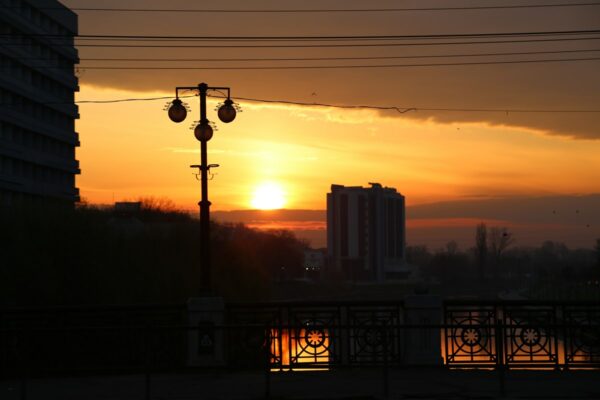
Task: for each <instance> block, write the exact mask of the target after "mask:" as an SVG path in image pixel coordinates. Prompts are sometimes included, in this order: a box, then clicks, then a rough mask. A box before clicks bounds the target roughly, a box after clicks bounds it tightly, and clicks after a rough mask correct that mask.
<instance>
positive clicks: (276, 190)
mask: <svg viewBox="0 0 600 400" xmlns="http://www.w3.org/2000/svg"><path fill="white" fill-rule="evenodd" d="M284 204H285V197H284V195H283V189H282V188H281V186H280V185H278V184H276V183H272V182H269V183H262V184H260V185H259V186H258V187H257V188H256V189H255V190H254V197H253V198H252V207H253V208H256V209H259V210H276V209H280V208H283V206H284Z"/></svg>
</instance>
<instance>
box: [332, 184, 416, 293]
mask: <svg viewBox="0 0 600 400" xmlns="http://www.w3.org/2000/svg"><path fill="white" fill-rule="evenodd" d="M370 185H371V187H369V188H363V187H360V186H341V185H331V193H328V194H327V254H328V258H329V268H331V269H333V270H334V271H338V272H339V273H342V274H343V275H344V277H345V278H346V279H349V280H355V281H377V282H383V281H385V280H390V279H403V278H405V277H406V276H405V275H406V268H404V259H405V247H406V234H405V232H406V229H405V221H406V216H405V204H404V196H402V195H401V194H400V193H398V192H397V191H396V189H393V188H387V187H385V188H384V187H382V186H381V185H380V184H378V183H371V184H370Z"/></svg>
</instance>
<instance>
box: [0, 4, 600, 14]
mask: <svg viewBox="0 0 600 400" xmlns="http://www.w3.org/2000/svg"><path fill="white" fill-rule="evenodd" d="M599 5H600V3H598V2H593V3H556V4H519V5H493V6H462V7H460V6H459V7H419V8H327V9H259V10H252V9H196V8H108V7H72V8H68V9H67V8H63V7H36V8H37V9H40V10H60V11H69V10H72V11H78V12H80V11H84V12H124V13H132V12H139V13H204V14H209V13H219V14H299V13H357V12H358V13H365V12H371V13H377V12H386V13H388V12H417V11H421V12H422V11H470V10H480V11H485V10H510V9H531V8H565V7H591V6H599ZM0 8H4V9H21V8H23V7H18V6H16V7H11V6H6V7H0Z"/></svg>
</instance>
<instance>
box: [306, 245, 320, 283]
mask: <svg viewBox="0 0 600 400" xmlns="http://www.w3.org/2000/svg"><path fill="white" fill-rule="evenodd" d="M324 266H325V249H306V250H304V277H305V278H307V279H310V280H313V281H317V280H319V278H320V277H321V270H322V269H323V267H324Z"/></svg>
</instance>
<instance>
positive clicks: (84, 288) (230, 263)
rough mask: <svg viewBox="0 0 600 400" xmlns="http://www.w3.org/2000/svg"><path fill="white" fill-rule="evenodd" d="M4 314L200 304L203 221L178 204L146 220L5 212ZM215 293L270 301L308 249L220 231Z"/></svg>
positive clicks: (71, 212)
mask: <svg viewBox="0 0 600 400" xmlns="http://www.w3.org/2000/svg"><path fill="white" fill-rule="evenodd" d="M0 226H1V227H2V229H1V230H0V306H38V305H92V304H93V305H98V304H167V303H185V302H186V301H187V299H188V298H190V297H194V296H197V295H198V290H199V289H198V288H199V286H200V285H199V279H200V257H199V256H200V254H199V240H200V231H199V223H198V220H197V219H195V218H192V217H191V216H190V215H189V214H187V213H185V212H181V211H177V210H176V209H175V207H173V206H172V205H171V204H169V203H168V202H164V201H160V200H156V199H144V201H143V202H142V204H141V208H140V209H139V211H138V212H135V213H133V214H131V213H119V212H116V211H115V210H114V209H113V208H101V207H94V206H81V207H77V208H76V209H60V208H31V207H29V208H27V209H15V208H12V209H10V210H1V211H0ZM211 231H212V236H211V248H212V260H213V261H212V265H213V268H212V269H213V282H214V292H216V293H219V294H220V295H222V296H224V297H225V298H226V299H227V300H230V301H241V300H255V301H256V300H264V299H268V297H269V290H270V281H271V280H272V279H273V277H274V276H276V275H277V273H279V271H281V269H282V267H284V268H285V270H286V272H287V273H289V274H294V273H297V274H299V275H300V274H302V263H303V257H304V249H305V248H306V243H304V242H302V241H301V240H299V239H297V238H295V237H294V235H293V234H291V233H290V232H288V231H270V232H263V231H257V230H253V229H250V228H248V227H246V226H244V225H242V224H235V225H232V224H219V223H216V222H211Z"/></svg>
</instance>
